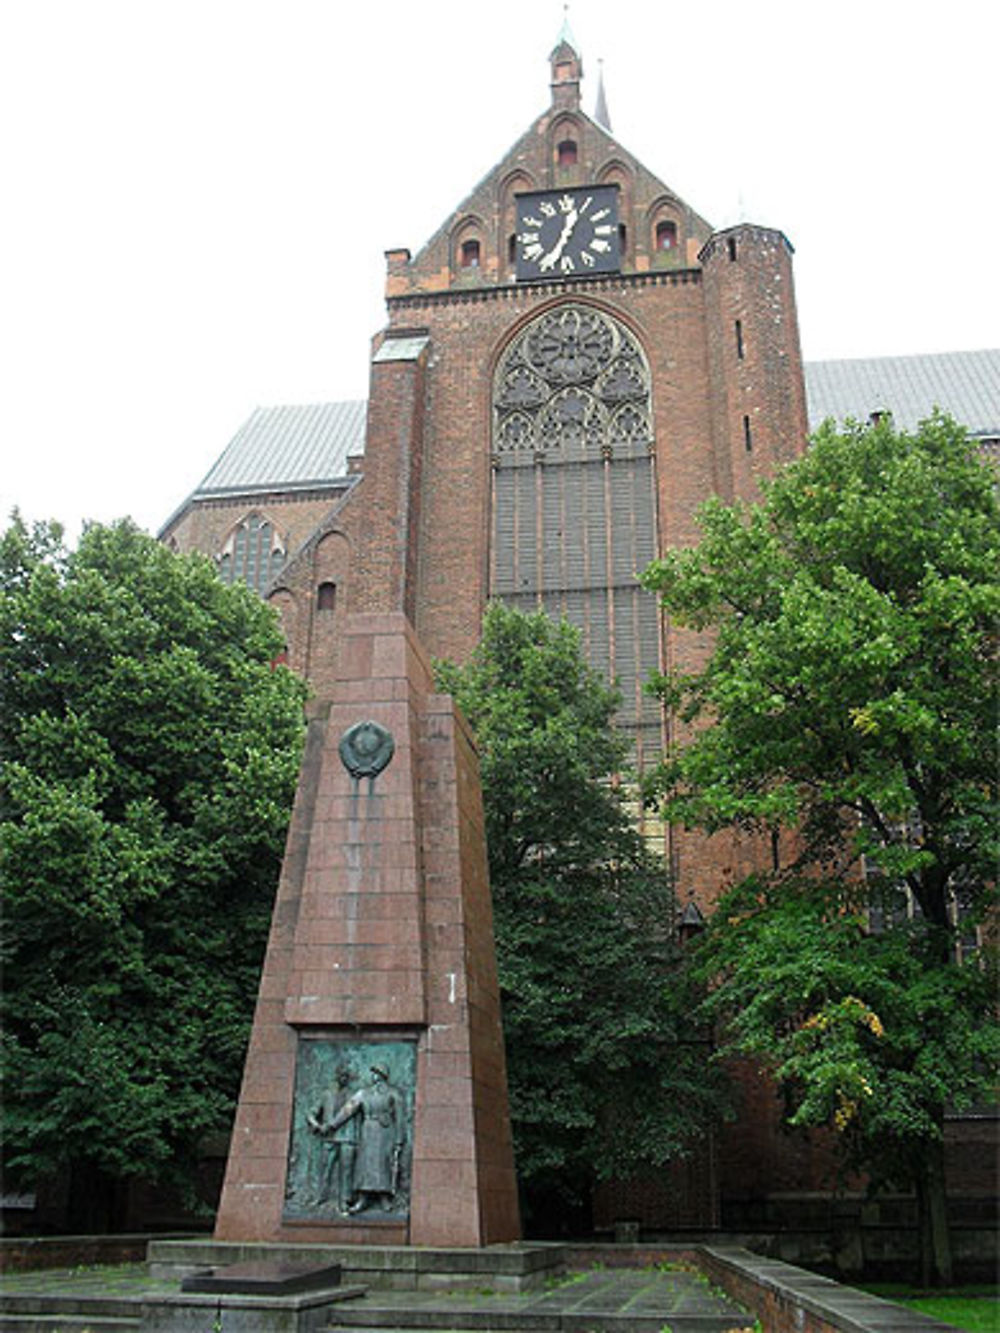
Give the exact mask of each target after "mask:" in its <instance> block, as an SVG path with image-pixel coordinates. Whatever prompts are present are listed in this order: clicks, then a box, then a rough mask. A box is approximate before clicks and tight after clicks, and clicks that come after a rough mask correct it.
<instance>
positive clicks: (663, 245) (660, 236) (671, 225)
mask: <svg viewBox="0 0 1000 1333" xmlns="http://www.w3.org/2000/svg"><path fill="white" fill-rule="evenodd" d="M656 248H657V250H674V249H676V248H677V223H676V222H658V223H657V224H656Z"/></svg>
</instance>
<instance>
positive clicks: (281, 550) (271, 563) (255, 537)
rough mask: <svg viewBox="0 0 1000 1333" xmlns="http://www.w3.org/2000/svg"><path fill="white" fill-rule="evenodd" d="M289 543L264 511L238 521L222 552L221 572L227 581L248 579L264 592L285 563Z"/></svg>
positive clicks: (220, 559) (249, 585) (238, 581)
mask: <svg viewBox="0 0 1000 1333" xmlns="http://www.w3.org/2000/svg"><path fill="white" fill-rule="evenodd" d="M285 556H286V550H285V543H284V541H283V540H282V538H281V536H280V534H279V533H278V532H277V531H276V530H275V528H274V526H273V525H272V524H271V523H270V522H269V521H268V519H266V518H264V517H263V515H261V514H249V515H248V516H247V517H246V518H245V519H243V520H242V521H241V522H240V523H237V525H236V527H235V528H233V530H232V532H231V533H230V534H229V538H228V540H227V541H226V544H225V546H224V547H223V548H222V550H221V551H220V552H219V555H218V557H217V564H218V568H219V574H220V575H221V577H222V579H223V580H224V581H225V582H226V583H245V584H246V585H247V587H249V588H253V589H254V591H255V592H259V593H263V592H264V591H265V589H266V588H267V587H268V585H269V584H270V583H271V582H272V580H273V579H275V578H276V577H277V575H278V574H279V572H280V571H281V568H282V566H283V565H284V563H285Z"/></svg>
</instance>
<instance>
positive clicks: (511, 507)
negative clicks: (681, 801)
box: [491, 303, 662, 766]
mask: <svg viewBox="0 0 1000 1333" xmlns="http://www.w3.org/2000/svg"><path fill="white" fill-rule="evenodd" d="M655 480H656V479H655V470H654V459H653V418H652V404H651V400H650V375H649V366H648V364H647V362H646V358H645V355H644V354H643V351H642V349H641V347H640V346H639V344H638V342H637V341H636V339H635V337H634V336H633V335H632V334H631V333H630V332H629V330H628V329H626V327H625V326H624V325H623V324H622V323H620V322H619V321H618V320H616V319H614V318H613V317H612V316H610V315H608V314H605V313H604V312H603V311H601V310H598V309H596V308H594V307H592V306H587V305H582V304H575V303H567V304H565V305H560V306H557V307H555V308H554V309H552V310H549V311H547V312H546V313H545V314H542V315H540V316H539V317H538V318H537V319H535V320H533V321H532V323H530V324H529V325H528V326H527V327H526V328H525V329H523V330H522V332H521V333H520V335H519V336H518V337H517V338H515V340H514V341H513V342H512V343H511V345H510V346H509V347H508V348H507V350H506V352H505V353H504V354H503V356H502V357H501V359H500V362H499V364H498V367H497V371H496V377H495V380H494V386H493V515H492V564H491V593H492V595H493V596H494V597H499V598H501V599H502V600H503V601H506V602H509V603H511V604H512V605H515V606H518V607H521V608H522V609H524V610H536V609H544V610H545V611H547V612H549V613H550V614H551V615H553V616H560V615H564V616H566V618H567V619H568V620H570V621H572V622H573V623H574V624H575V625H577V626H578V627H579V628H580V630H581V632H582V635H583V644H584V649H585V651H586V653H587V657H588V659H589V661H590V662H591V663H592V664H593V665H594V666H595V667H598V668H599V669H600V670H602V671H603V672H604V673H605V674H606V675H607V676H608V677H609V678H610V679H613V680H617V682H618V684H619V686H620V688H621V690H622V694H623V703H622V709H621V714H620V721H621V723H622V725H623V726H625V727H626V728H627V729H628V730H629V731H630V732H631V733H632V734H633V736H634V738H635V743H636V758H637V760H638V762H639V764H640V766H641V765H643V764H644V763H647V762H649V760H650V759H651V758H653V757H655V756H656V755H657V754H658V753H659V752H660V749H661V741H662V736H661V720H660V710H659V706H658V704H657V703H656V701H655V700H653V699H651V698H649V697H648V696H647V695H646V694H645V693H644V691H643V684H644V682H645V681H646V679H647V678H648V676H649V674H650V673H651V672H653V671H656V670H658V669H659V667H660V634H659V613H658V610H657V605H656V601H655V598H653V597H652V596H651V595H650V594H649V593H646V592H644V591H643V590H642V589H641V588H640V587H639V586H638V584H637V583H636V577H635V576H636V573H637V572H638V571H639V570H641V569H644V568H645V566H646V565H647V564H648V563H649V561H650V560H652V559H653V557H654V556H655V555H656V519H655V515H656V500H655Z"/></svg>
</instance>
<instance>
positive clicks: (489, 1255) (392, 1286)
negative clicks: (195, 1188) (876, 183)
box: [146, 1240, 566, 1299]
mask: <svg viewBox="0 0 1000 1333" xmlns="http://www.w3.org/2000/svg"><path fill="white" fill-rule="evenodd" d="M146 1257H147V1262H148V1264H149V1271H150V1275H151V1276H152V1277H156V1278H178V1277H180V1278H182V1279H183V1278H186V1277H188V1276H190V1275H193V1274H195V1273H197V1272H199V1271H201V1272H204V1270H205V1269H207V1268H222V1267H224V1266H228V1265H237V1264H238V1265H243V1264H264V1263H266V1264H271V1265H282V1264H284V1265H294V1266H296V1267H298V1268H304V1267H310V1266H311V1267H314V1268H320V1267H324V1266H329V1265H332V1264H339V1265H340V1269H341V1278H342V1280H343V1282H344V1283H345V1284H346V1285H345V1287H343V1288H340V1290H342V1291H349V1292H352V1293H356V1292H357V1291H358V1290H359V1289H364V1288H368V1289H374V1290H389V1291H441V1290H450V1291H455V1290H461V1289H463V1288H468V1289H472V1290H477V1291H480V1290H487V1289H488V1290H490V1291H496V1292H519V1291H533V1290H535V1289H536V1288H539V1287H542V1286H544V1285H545V1283H546V1282H547V1281H549V1280H550V1279H551V1278H554V1277H559V1276H561V1275H562V1274H563V1273H564V1272H565V1271H566V1254H565V1250H564V1248H563V1246H561V1245H546V1244H530V1243H526V1242H514V1243H512V1244H507V1245H487V1246H483V1247H462V1248H457V1247H447V1248H445V1247H441V1248H438V1247H433V1248H422V1247H421V1248H419V1249H418V1248H415V1247H413V1246H409V1245H356V1244H348V1245H342V1246H339V1245H288V1244H278V1245H275V1244H247V1243H234V1242H227V1241H212V1240H152V1241H150V1242H149V1248H148V1250H147V1256H146ZM205 1299H207V1298H205Z"/></svg>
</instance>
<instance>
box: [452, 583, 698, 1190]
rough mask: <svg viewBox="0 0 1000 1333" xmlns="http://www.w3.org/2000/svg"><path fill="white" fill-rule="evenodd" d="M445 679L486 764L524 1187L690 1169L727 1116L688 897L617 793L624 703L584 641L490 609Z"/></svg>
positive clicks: (559, 1186) (567, 630) (562, 629)
mask: <svg viewBox="0 0 1000 1333" xmlns="http://www.w3.org/2000/svg"><path fill="white" fill-rule="evenodd" d="M438 679H439V684H440V686H441V687H442V688H444V689H447V690H449V691H450V692H451V693H452V694H453V695H454V696H455V697H456V699H457V701H458V703H459V706H460V707H461V708H462V710H463V712H464V713H465V715H466V717H467V718H468V720H469V722H470V724H471V725H472V728H473V730H474V732H475V735H476V739H477V743H478V746H479V751H480V760H481V769H482V779H483V796H484V803H485V813H486V827H487V838H488V848H489V860H490V878H491V884H492V889H493V906H494V923H495V930H496V939H497V955H498V965H499V970H500V983H501V998H502V1002H503V1018H504V1031H505V1035H506V1045H507V1064H508V1078H509V1084H510V1094H511V1112H512V1120H513V1127H514V1137H515V1147H516V1152H517V1164H518V1174H519V1177H520V1179H521V1181H522V1183H526V1184H527V1185H528V1186H529V1189H531V1188H533V1189H534V1191H535V1192H536V1194H537V1193H541V1192H543V1191H545V1190H548V1191H550V1192H551V1191H555V1192H561V1193H562V1194H563V1195H566V1196H570V1195H572V1194H573V1192H574V1191H575V1190H578V1189H579V1188H580V1187H581V1186H582V1185H585V1184H586V1182H589V1181H591V1180H593V1179H594V1178H595V1177H599V1176H603V1175H607V1174H610V1173H611V1172H624V1173H628V1172H630V1171H633V1170H636V1169H638V1168H640V1167H641V1166H642V1165H645V1164H648V1163H650V1162H655V1163H660V1162H663V1161H664V1160H666V1159H667V1158H669V1157H671V1156H673V1155H676V1154H677V1153H679V1152H680V1151H682V1148H683V1145H684V1143H685V1142H686V1141H687V1140H689V1139H690V1137H691V1135H692V1133H693V1132H696V1131H697V1130H698V1129H699V1128H700V1127H703V1125H704V1123H705V1120H706V1118H707V1117H708V1116H709V1115H710V1113H711V1111H712V1110H714V1109H715V1107H716V1104H717V1088H716V1086H715V1084H714V1083H713V1081H712V1079H711V1078H706V1075H705V1064H704V1047H703V1046H701V1045H698V1044H697V1043H696V1042H695V1043H692V1042H691V1036H692V1034H691V1033H690V1032H686V1031H685V1030H684V1024H685V1019H684V1015H685V1012H686V1003H687V1002H686V1000H685V999H684V997H683V995H682V990H683V985H682V976H681V973H680V970H679V968H678V966H677V958H676V956H675V951H674V945H673V943H672V930H673V914H674V903H673V895H672V892H671V889H670V885H669V883H668V881H667V880H666V877H665V874H664V870H663V867H662V863H659V862H656V861H654V860H653V859H652V858H650V857H649V855H648V854H647V853H646V851H645V850H644V848H643V845H642V842H641V840H640V839H639V837H638V835H637V834H636V832H635V830H634V829H633V827H632V825H631V823H630V819H629V816H628V812H627V810H626V809H625V807H624V805H623V801H622V791H621V788H620V787H619V786H618V785H616V783H615V782H614V781H613V780H612V775H613V774H614V773H616V772H618V771H619V770H620V769H621V767H622V765H623V763H624V759H625V754H626V742H625V740H624V738H623V737H622V736H620V735H619V734H618V733H616V731H615V730H614V725H613V721H612V718H613V714H614V711H615V708H616V706H617V703H618V696H617V694H616V693H615V691H613V690H611V689H609V688H608V687H607V686H606V685H605V683H604V682H603V680H602V679H601V677H600V676H599V675H598V674H597V673H596V672H594V671H592V670H591V669H590V668H589V667H588V666H587V665H586V663H585V662H584V660H583V657H582V654H581V651H580V642H579V635H578V634H577V632H576V630H574V629H573V628H572V627H571V626H569V625H568V624H566V623H560V624H556V623H554V622H553V621H551V620H550V619H549V618H548V617H547V616H545V615H542V614H537V615H530V616H528V615H523V614H521V613H519V612H516V611H513V610H510V609H507V608H505V607H504V606H502V605H501V604H499V603H497V604H493V605H491V606H490V607H489V608H488V610H487V613H486V616H485V619H484V622H483V639H482V642H481V644H480V646H479V647H478V649H477V650H476V652H475V654H474V655H473V657H472V659H471V661H470V662H469V663H468V665H467V666H465V667H461V668H460V667H455V666H453V665H450V664H447V663H444V664H440V665H439V668H438Z"/></svg>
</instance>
